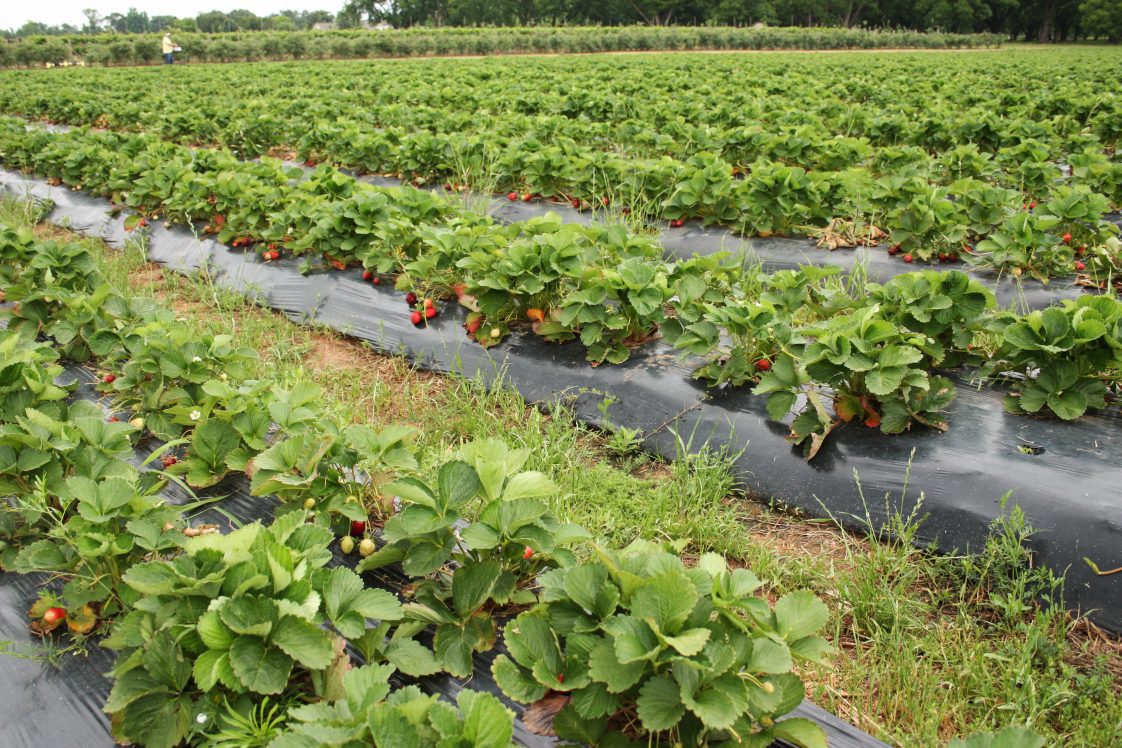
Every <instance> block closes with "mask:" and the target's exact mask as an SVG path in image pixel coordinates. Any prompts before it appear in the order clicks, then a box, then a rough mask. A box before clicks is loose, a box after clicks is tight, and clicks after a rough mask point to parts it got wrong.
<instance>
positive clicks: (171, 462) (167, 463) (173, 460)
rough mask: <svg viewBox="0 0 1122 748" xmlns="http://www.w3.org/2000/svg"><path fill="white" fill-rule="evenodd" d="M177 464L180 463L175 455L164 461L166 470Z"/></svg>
mask: <svg viewBox="0 0 1122 748" xmlns="http://www.w3.org/2000/svg"><path fill="white" fill-rule="evenodd" d="M177 462H179V458H178V457H176V456H175V455H168V456H167V457H165V458H164V459H163V463H164V468H169V467H171V466H172V465H174V464H176V463H177Z"/></svg>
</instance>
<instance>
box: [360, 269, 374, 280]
mask: <svg viewBox="0 0 1122 748" xmlns="http://www.w3.org/2000/svg"><path fill="white" fill-rule="evenodd" d="M362 279H363V280H364V281H369V280H374V271H373V270H363V271H362Z"/></svg>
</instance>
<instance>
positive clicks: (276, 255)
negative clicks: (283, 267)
mask: <svg viewBox="0 0 1122 748" xmlns="http://www.w3.org/2000/svg"><path fill="white" fill-rule="evenodd" d="M273 259H274V260H279V259H280V250H278V249H274V250H273Z"/></svg>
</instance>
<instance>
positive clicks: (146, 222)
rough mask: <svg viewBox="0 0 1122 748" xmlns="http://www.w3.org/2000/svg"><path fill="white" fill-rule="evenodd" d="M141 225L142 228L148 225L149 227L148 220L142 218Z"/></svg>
mask: <svg viewBox="0 0 1122 748" xmlns="http://www.w3.org/2000/svg"><path fill="white" fill-rule="evenodd" d="M140 225H141V226H147V225H148V219H146V218H141V219H140Z"/></svg>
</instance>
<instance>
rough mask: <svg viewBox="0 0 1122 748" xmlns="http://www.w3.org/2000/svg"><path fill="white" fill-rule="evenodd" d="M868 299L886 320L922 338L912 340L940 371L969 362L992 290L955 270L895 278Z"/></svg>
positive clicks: (991, 304)
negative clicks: (877, 306) (873, 302)
mask: <svg viewBox="0 0 1122 748" xmlns="http://www.w3.org/2000/svg"><path fill="white" fill-rule="evenodd" d="M869 297H870V299H871V300H872V301H875V302H876V303H878V304H879V305H880V306H881V310H882V314H883V315H884V317H885V319H887V320H888V321H889V322H892V323H893V324H896V325H898V326H899V327H901V328H903V329H906V330H909V331H911V332H914V333H918V334H920V335H923V336H925V338H924V339H923V340H920V341H918V342H919V344H920V348H921V349H922V350H923V352H924V355H925V356H926V357H927V358H928V359H929V360H930V362H931V363H932V364H933V365H935V366H941V367H944V368H950V367H952V366H957V365H958V364H960V363H963V362H964V361H967V360H969V359H970V358H971V354H970V350H971V347H972V343H973V340H974V335H975V333H976V332H978V331H980V330H981V329H982V328H983V327H984V323H985V321H986V316H987V315H988V314H990V313H992V310H993V309H994V307H995V306H996V301H995V299H994V295H993V292H992V291H990V290H989V289H988V288H986V287H985V286H983V285H982V284H981V283H979V282H978V281H976V280H974V279H972V278H970V277H969V276H968V275H966V274H965V273H961V272H958V271H950V272H938V271H935V270H925V271H922V272H919V273H906V274H904V275H898V276H896V277H895V278H893V279H892V280H890V281H888V282H887V283H885V284H883V285H874V286H873V287H872V289H871V292H870V294H869Z"/></svg>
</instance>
